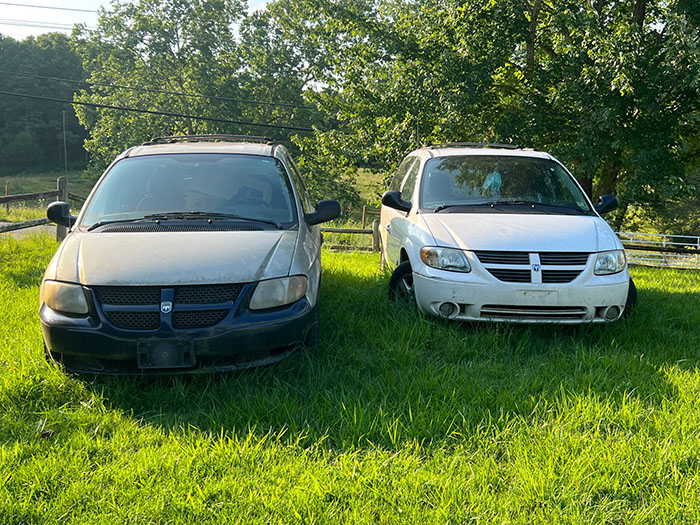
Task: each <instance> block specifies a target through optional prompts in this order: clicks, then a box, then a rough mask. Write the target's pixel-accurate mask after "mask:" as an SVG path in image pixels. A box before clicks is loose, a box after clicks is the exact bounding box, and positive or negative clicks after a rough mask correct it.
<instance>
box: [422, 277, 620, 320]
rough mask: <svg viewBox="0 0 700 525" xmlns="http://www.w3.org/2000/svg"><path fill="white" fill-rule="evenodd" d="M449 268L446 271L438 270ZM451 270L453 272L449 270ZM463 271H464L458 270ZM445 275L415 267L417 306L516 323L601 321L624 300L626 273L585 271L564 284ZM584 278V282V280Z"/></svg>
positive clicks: (453, 316) (428, 311) (437, 312)
mask: <svg viewBox="0 0 700 525" xmlns="http://www.w3.org/2000/svg"><path fill="white" fill-rule="evenodd" d="M441 273H447V272H441ZM451 275H454V274H453V273H452V274H451ZM460 277H462V276H460ZM464 277H465V278H466V279H473V280H472V281H468V280H466V279H465V280H460V281H457V280H448V279H443V278H437V277H428V276H425V275H420V274H418V273H415V272H414V273H413V283H414V289H415V294H416V302H417V304H418V308H419V309H420V311H421V312H423V313H425V314H429V315H436V316H441V317H445V315H444V314H442V313H441V312H440V310H439V308H440V305H442V304H443V303H446V302H447V303H452V304H453V305H454V307H453V312H452V313H451V314H450V315H448V316H447V317H448V318H449V319H461V320H465V321H500V322H517V323H560V324H580V323H604V322H610V321H614V320H616V319H619V315H617V316H615V317H614V318H613V319H606V317H605V312H606V310H607V308H608V307H611V306H616V307H617V308H619V314H620V315H621V314H622V312H623V311H624V308H625V303H626V300H627V289H628V287H629V274H628V272H627V271H623V272H620V273H619V274H615V275H607V276H595V277H592V278H589V279H585V278H584V276H581V278H578V279H576V280H574V281H573V282H571V283H566V284H556V285H549V284H530V283H508V282H501V281H496V280H495V279H494V282H480V281H479V280H477V278H475V276H473V275H470V274H466V275H465V276H464ZM582 281H583V282H582Z"/></svg>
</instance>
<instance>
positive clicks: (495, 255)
mask: <svg viewBox="0 0 700 525" xmlns="http://www.w3.org/2000/svg"><path fill="white" fill-rule="evenodd" d="M474 253H475V254H476V256H477V257H478V258H479V261H481V263H482V264H530V254H529V253H527V252H487V251H478V252H474Z"/></svg>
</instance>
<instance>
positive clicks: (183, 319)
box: [173, 309, 229, 328]
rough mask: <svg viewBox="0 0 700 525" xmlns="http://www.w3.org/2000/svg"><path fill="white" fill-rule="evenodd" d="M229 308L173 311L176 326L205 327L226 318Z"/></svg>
mask: <svg viewBox="0 0 700 525" xmlns="http://www.w3.org/2000/svg"><path fill="white" fill-rule="evenodd" d="M228 312H229V311H228V310H223V309H222V310H196V311H186V312H175V313H173V327H174V328H204V327H207V326H214V325H215V324H219V323H220V322H221V321H223V320H224V318H225V317H226V315H228Z"/></svg>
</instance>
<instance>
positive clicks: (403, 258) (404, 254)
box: [399, 248, 410, 264]
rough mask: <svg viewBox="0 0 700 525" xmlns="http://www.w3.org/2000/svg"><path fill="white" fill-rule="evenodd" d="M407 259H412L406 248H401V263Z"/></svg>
mask: <svg viewBox="0 0 700 525" xmlns="http://www.w3.org/2000/svg"><path fill="white" fill-rule="evenodd" d="M406 261H410V259H409V258H408V252H407V251H406V249H405V248H401V255H400V256H399V264H401V263H403V262H406Z"/></svg>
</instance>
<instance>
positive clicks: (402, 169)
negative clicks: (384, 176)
mask: <svg viewBox="0 0 700 525" xmlns="http://www.w3.org/2000/svg"><path fill="white" fill-rule="evenodd" d="M417 160H418V159H416V158H415V157H406V158H405V159H404V160H403V162H402V163H401V164H399V167H398V168H396V171H395V172H394V176H393V178H392V179H391V185H390V186H389V189H390V190H392V191H399V190H400V189H401V183H402V182H403V180H404V178H405V177H406V173H408V170H410V169H411V166H413V164H414V163H415V162H416V161H417Z"/></svg>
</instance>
